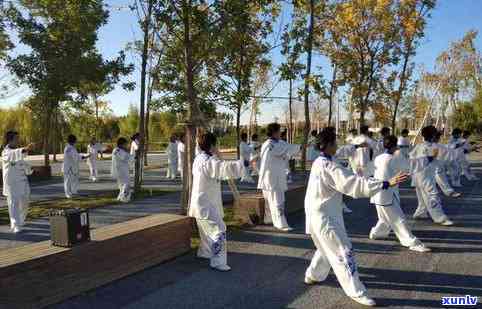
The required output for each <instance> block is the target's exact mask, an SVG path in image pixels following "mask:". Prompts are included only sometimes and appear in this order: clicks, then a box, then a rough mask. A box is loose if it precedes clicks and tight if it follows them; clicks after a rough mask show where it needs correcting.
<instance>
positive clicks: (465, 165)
mask: <svg viewBox="0 0 482 309" xmlns="http://www.w3.org/2000/svg"><path fill="white" fill-rule="evenodd" d="M464 141H465V142H464V144H463V145H462V149H463V152H464V156H463V160H462V161H461V164H460V167H461V170H462V175H464V176H465V178H467V180H478V179H479V177H477V176H476V175H474V174H473V173H472V171H471V170H470V161H469V153H470V152H471V151H472V147H471V146H470V143H469V141H468V140H464Z"/></svg>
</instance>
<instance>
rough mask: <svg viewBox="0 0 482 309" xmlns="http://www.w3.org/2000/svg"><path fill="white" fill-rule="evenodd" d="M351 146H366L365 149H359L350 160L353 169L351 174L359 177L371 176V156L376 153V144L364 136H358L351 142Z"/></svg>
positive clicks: (372, 168)
mask: <svg viewBox="0 0 482 309" xmlns="http://www.w3.org/2000/svg"><path fill="white" fill-rule="evenodd" d="M352 144H353V145H360V144H367V147H359V148H357V149H356V151H355V153H354V154H353V156H352V157H351V158H350V160H351V161H352V165H353V167H354V168H355V169H354V170H353V172H354V173H355V174H357V175H359V176H365V177H370V176H373V172H374V169H375V168H374V166H373V158H374V157H373V155H374V152H375V151H376V147H377V146H376V142H375V141H374V140H373V139H371V138H370V137H368V136H366V135H359V136H357V137H355V138H354V139H353V140H352Z"/></svg>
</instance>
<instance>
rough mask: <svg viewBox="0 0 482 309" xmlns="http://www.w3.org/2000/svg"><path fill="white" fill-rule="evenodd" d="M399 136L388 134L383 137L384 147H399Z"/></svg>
mask: <svg viewBox="0 0 482 309" xmlns="http://www.w3.org/2000/svg"><path fill="white" fill-rule="evenodd" d="M397 141H398V140H397V137H396V136H395V135H386V136H384V137H383V148H385V149H392V148H393V147H397Z"/></svg>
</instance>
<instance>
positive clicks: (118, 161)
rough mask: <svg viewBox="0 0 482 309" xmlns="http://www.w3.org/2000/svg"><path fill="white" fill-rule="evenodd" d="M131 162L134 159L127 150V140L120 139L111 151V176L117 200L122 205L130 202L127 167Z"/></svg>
mask: <svg viewBox="0 0 482 309" xmlns="http://www.w3.org/2000/svg"><path fill="white" fill-rule="evenodd" d="M133 160H134V157H133V156H132V155H131V154H130V152H129V151H128V150H127V140H126V139H125V138H123V137H120V138H119V139H118V140H117V147H116V148H114V150H113V151H112V164H111V176H112V178H113V179H114V180H116V181H117V186H118V187H119V195H118V196H117V200H118V201H120V202H123V203H127V202H129V201H130V200H131V189H130V177H129V166H130V163H131V162H132V161H133Z"/></svg>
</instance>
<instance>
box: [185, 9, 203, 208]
mask: <svg viewBox="0 0 482 309" xmlns="http://www.w3.org/2000/svg"><path fill="white" fill-rule="evenodd" d="M191 12H192V7H191V2H189V3H188V1H186V0H183V1H182V14H183V26H184V42H183V43H184V62H185V76H186V85H185V87H186V99H187V108H186V109H187V124H186V127H185V145H186V157H185V158H186V159H185V160H184V162H185V165H184V166H185V169H184V177H183V186H182V187H183V190H182V194H181V213H182V214H186V213H187V212H188V211H189V197H190V196H191V191H192V164H193V161H194V152H195V147H196V127H197V126H198V125H199V122H200V121H201V120H200V119H202V115H201V110H200V109H199V106H198V102H197V97H196V91H195V88H194V58H193V46H192V41H191Z"/></svg>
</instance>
